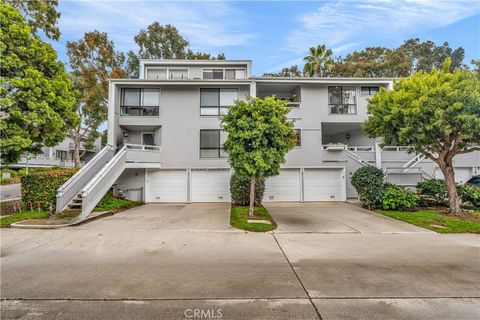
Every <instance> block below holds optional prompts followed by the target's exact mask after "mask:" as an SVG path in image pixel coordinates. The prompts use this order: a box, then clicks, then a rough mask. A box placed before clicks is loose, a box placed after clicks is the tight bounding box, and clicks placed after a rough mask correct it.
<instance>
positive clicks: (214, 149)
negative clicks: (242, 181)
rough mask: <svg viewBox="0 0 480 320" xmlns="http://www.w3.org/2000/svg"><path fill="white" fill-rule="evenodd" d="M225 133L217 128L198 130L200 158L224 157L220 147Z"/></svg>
mask: <svg viewBox="0 0 480 320" xmlns="http://www.w3.org/2000/svg"><path fill="white" fill-rule="evenodd" d="M225 138H226V134H225V133H224V132H223V131H222V130H218V129H203V130H200V158H225V157H226V154H225V151H224V150H223V148H222V145H223V143H224V142H225Z"/></svg>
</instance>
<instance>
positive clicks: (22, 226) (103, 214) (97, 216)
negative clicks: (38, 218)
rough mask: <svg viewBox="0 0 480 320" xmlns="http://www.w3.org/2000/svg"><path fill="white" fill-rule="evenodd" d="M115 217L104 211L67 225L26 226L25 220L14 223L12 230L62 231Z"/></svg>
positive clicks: (110, 212) (11, 226) (111, 213)
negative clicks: (104, 218) (62, 229)
mask: <svg viewBox="0 0 480 320" xmlns="http://www.w3.org/2000/svg"><path fill="white" fill-rule="evenodd" d="M111 215H113V211H103V212H98V213H97V214H95V215H89V216H88V217H86V218H85V219H83V220H79V221H75V222H72V223H66V224H50V225H48V224H25V223H22V222H24V221H28V220H23V221H18V222H15V223H12V224H11V225H10V228H17V229H44V230H48V229H61V228H66V227H74V226H78V225H81V224H84V223H87V222H90V221H93V220H97V219H100V218H103V217H107V216H111Z"/></svg>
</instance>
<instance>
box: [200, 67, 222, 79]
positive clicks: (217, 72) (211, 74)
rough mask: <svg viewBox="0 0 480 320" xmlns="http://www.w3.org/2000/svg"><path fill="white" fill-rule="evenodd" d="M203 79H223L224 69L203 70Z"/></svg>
mask: <svg viewBox="0 0 480 320" xmlns="http://www.w3.org/2000/svg"><path fill="white" fill-rule="evenodd" d="M203 79H223V69H203Z"/></svg>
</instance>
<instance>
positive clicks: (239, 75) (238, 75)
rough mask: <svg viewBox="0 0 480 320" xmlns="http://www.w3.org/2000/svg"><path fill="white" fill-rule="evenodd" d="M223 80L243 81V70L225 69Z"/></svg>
mask: <svg viewBox="0 0 480 320" xmlns="http://www.w3.org/2000/svg"><path fill="white" fill-rule="evenodd" d="M225 79H226V80H233V79H245V69H225Z"/></svg>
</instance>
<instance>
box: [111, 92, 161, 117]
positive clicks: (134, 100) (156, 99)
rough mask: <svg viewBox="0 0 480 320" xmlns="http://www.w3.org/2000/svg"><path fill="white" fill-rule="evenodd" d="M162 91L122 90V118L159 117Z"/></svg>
mask: <svg viewBox="0 0 480 320" xmlns="http://www.w3.org/2000/svg"><path fill="white" fill-rule="evenodd" d="M159 103H160V90H158V89H137V88H124V89H122V97H121V102H120V111H121V115H122V116H158V106H159Z"/></svg>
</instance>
